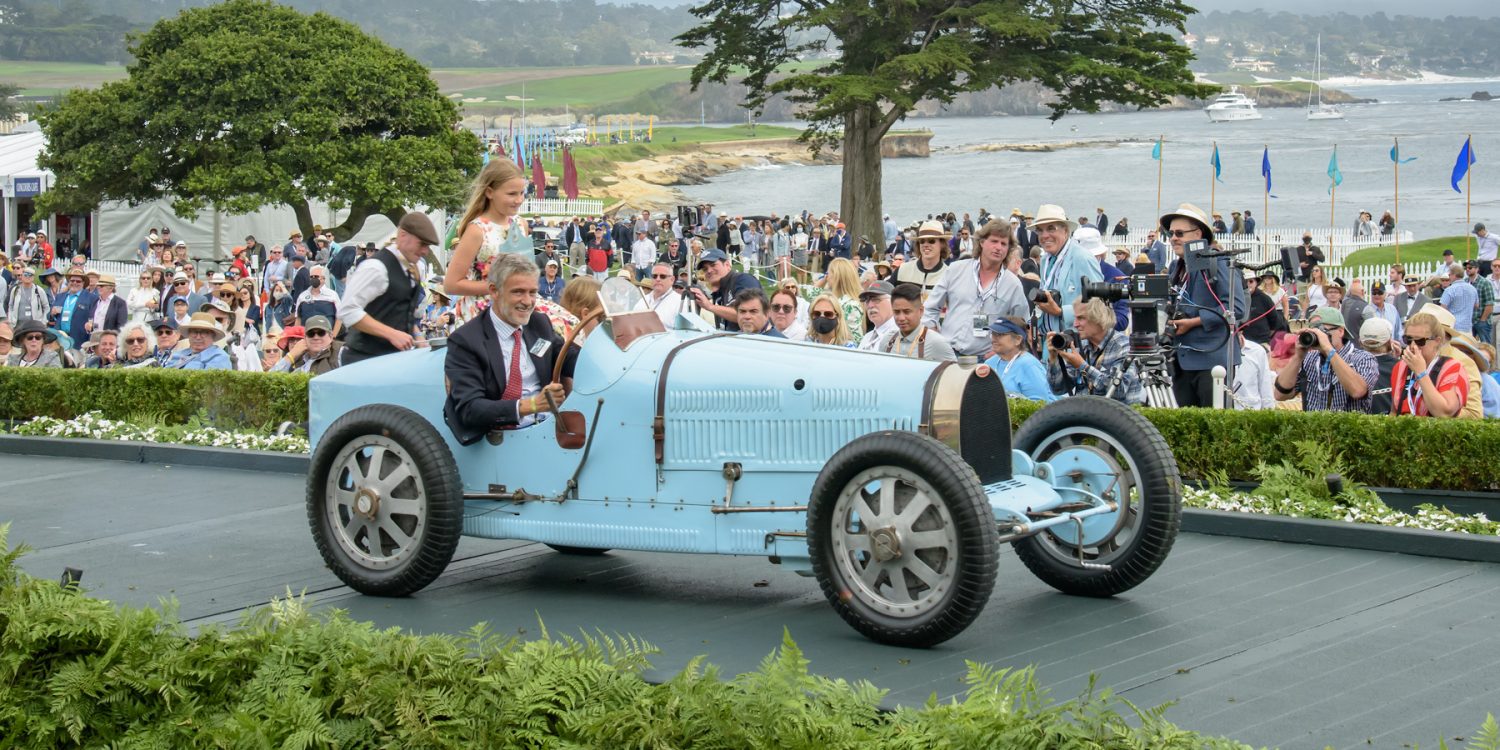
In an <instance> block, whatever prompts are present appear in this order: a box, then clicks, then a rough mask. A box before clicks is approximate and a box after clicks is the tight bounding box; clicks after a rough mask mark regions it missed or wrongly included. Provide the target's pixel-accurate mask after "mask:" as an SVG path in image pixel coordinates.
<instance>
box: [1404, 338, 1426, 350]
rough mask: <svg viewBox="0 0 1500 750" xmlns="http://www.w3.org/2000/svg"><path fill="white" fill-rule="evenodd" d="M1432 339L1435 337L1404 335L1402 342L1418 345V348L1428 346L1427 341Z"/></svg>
mask: <svg viewBox="0 0 1500 750" xmlns="http://www.w3.org/2000/svg"><path fill="white" fill-rule="evenodd" d="M1432 340H1433V338H1432V337H1431V336H1424V337H1418V336H1402V337H1401V343H1403V344H1406V345H1407V346H1415V347H1418V348H1421V347H1424V346H1427V342H1429V341H1432Z"/></svg>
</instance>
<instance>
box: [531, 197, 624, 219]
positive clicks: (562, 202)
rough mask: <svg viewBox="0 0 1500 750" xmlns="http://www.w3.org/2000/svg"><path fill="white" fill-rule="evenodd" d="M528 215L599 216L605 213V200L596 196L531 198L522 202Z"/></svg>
mask: <svg viewBox="0 0 1500 750" xmlns="http://www.w3.org/2000/svg"><path fill="white" fill-rule="evenodd" d="M521 213H522V214H525V215H527V216H598V215H600V214H602V213H604V201H602V200H598V199H594V198H579V199H578V200H569V199H567V198H529V199H527V200H526V202H525V203H523V204H521Z"/></svg>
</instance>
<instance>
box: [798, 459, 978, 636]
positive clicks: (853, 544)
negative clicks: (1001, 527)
mask: <svg viewBox="0 0 1500 750" xmlns="http://www.w3.org/2000/svg"><path fill="white" fill-rule="evenodd" d="M807 541H808V548H809V551H810V552H811V555H812V565H813V572H814V573H815V574H816V576H817V578H818V583H819V585H820V586H821V587H822V589H823V594H824V595H825V596H827V597H828V602H829V603H830V604H832V605H833V608H834V610H835V611H837V612H838V613H839V615H840V616H841V617H843V618H844V620H845V621H847V622H848V623H849V624H850V625H852V626H853V627H854V629H855V630H858V631H859V632H861V633H863V634H865V635H866V636H868V637H869V638H871V639H872V640H876V641H879V642H881V643H889V644H893V645H899V646H913V647H927V646H933V645H936V644H938V643H942V642H943V641H946V640H948V639H949V638H952V637H953V636H955V635H958V634H959V633H961V632H963V630H964V628H967V627H968V626H969V625H970V624H971V623H973V622H974V620H975V618H977V617H978V616H979V613H980V612H981V611H982V610H983V609H984V605H985V603H986V602H988V601H989V598H990V592H991V591H992V590H993V589H994V586H995V575H996V568H997V563H998V557H999V550H998V547H999V541H998V534H997V532H996V528H995V517H994V513H993V512H992V511H991V510H990V506H989V501H988V500H987V499H986V497H985V494H984V490H983V488H982V487H980V485H979V479H978V478H977V477H976V476H975V475H974V470H973V469H971V468H969V466H968V465H967V464H965V463H964V462H963V459H961V458H959V456H958V454H956V453H954V452H953V451H952V449H950V448H948V447H947V446H945V445H943V444H942V443H940V442H938V441H936V440H934V439H932V438H930V437H927V436H925V435H919V434H916V433H912V432H880V433H874V434H871V435H866V436H864V437H861V438H859V439H857V440H855V441H853V442H851V443H849V444H848V445H846V446H844V448H843V449H841V450H840V451H839V452H838V453H836V454H834V456H833V458H832V459H831V460H830V461H829V462H828V464H827V465H826V466H825V467H824V468H823V471H822V473H820V474H819V475H818V480H817V482H816V483H815V484H814V485H813V493H812V498H811V500H810V502H809V504H808V510H807Z"/></svg>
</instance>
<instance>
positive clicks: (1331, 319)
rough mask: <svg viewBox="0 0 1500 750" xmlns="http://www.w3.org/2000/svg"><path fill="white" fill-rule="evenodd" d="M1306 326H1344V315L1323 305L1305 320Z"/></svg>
mask: <svg viewBox="0 0 1500 750" xmlns="http://www.w3.org/2000/svg"><path fill="white" fill-rule="evenodd" d="M1307 324H1308V325H1313V326H1340V327H1342V326H1343V325H1344V314H1343V313H1341V312H1339V311H1338V309H1337V308H1333V307H1329V306H1327V305H1324V306H1323V307H1320V308H1318V309H1316V310H1313V312H1312V315H1311V316H1309V317H1308V319H1307Z"/></svg>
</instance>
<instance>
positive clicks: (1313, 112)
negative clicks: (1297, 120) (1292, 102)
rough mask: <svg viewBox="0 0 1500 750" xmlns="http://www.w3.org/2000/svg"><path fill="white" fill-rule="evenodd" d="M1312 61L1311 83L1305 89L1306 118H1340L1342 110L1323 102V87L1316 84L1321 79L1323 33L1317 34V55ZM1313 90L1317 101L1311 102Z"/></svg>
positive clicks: (1342, 117) (1342, 116)
mask: <svg viewBox="0 0 1500 750" xmlns="http://www.w3.org/2000/svg"><path fill="white" fill-rule="evenodd" d="M1315 59H1316V62H1314V63H1313V84H1312V88H1311V89H1308V91H1307V119H1309V120H1342V119H1344V111H1343V110H1341V109H1339V108H1338V106H1336V105H1333V104H1324V103H1323V87H1322V86H1320V85H1318V84H1319V83H1321V82H1322V80H1323V35H1322V34H1319V35H1318V56H1317V58H1315ZM1313 92H1317V97H1318V101H1317V103H1316V104H1314V103H1313Z"/></svg>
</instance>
